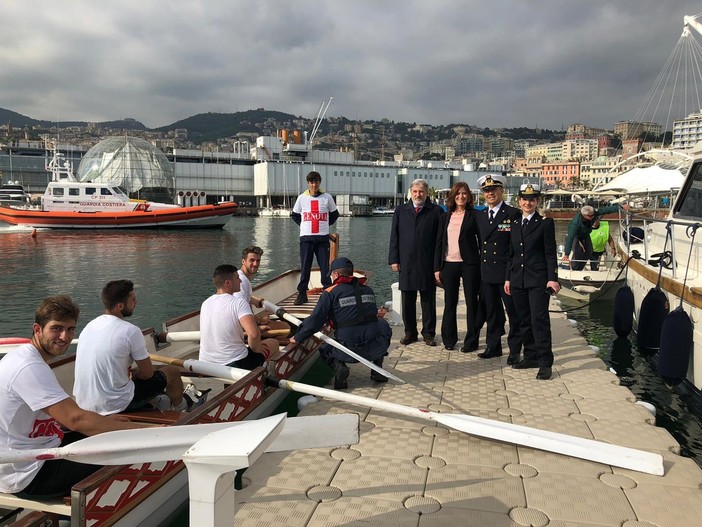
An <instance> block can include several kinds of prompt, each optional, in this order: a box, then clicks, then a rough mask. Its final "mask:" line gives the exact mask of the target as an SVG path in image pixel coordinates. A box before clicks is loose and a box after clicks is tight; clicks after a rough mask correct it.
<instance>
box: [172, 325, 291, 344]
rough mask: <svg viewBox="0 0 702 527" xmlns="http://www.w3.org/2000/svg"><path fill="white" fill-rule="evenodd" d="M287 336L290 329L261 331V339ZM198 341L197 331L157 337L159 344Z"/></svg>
mask: <svg viewBox="0 0 702 527" xmlns="http://www.w3.org/2000/svg"><path fill="white" fill-rule="evenodd" d="M288 334H290V328H286V329H269V330H267V331H262V332H261V337H264V338H265V337H284V336H286V335H288ZM198 340H200V332H199V331H169V332H168V333H161V334H160V335H159V341H161V342H197V341H198Z"/></svg>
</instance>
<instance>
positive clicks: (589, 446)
mask: <svg viewBox="0 0 702 527" xmlns="http://www.w3.org/2000/svg"><path fill="white" fill-rule="evenodd" d="M432 419H433V420H434V421H436V422H437V423H441V424H443V425H444V426H447V427H449V428H452V429H454V430H458V431H461V432H465V433H467V434H470V435H474V436H478V437H484V438H487V439H495V440H497V441H504V442H506V443H513V444H516V445H523V446H528V447H531V448H535V449H538V450H545V451H547V452H554V453H556V454H562V455H565V456H571V457H577V458H580V459H586V460H589V461H594V462H597V463H604V464H605V465H611V466H614V467H621V468H627V469H630V470H635V471H638V472H646V473H648V474H654V475H656V476H662V475H663V474H664V469H663V456H661V455H660V454H655V453H652V452H646V451H643V450H637V449H634V448H628V447H623V446H619V445H612V444H609V443H603V442H601V441H595V440H592V439H584V438H581V437H575V436H570V435H566V434H560V433H557V432H550V431H548V430H540V429H538V428H531V427H527V426H521V425H515V424H511V423H504V422H502V421H493V420H491V419H484V418H482V417H475V416H470V415H461V414H439V413H434V414H433V415H432Z"/></svg>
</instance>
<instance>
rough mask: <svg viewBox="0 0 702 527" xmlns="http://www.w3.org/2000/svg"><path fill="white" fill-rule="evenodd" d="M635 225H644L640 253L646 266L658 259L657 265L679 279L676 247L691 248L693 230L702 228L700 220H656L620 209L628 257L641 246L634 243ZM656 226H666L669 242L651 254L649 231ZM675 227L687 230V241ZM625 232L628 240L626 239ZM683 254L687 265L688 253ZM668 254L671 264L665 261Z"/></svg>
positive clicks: (620, 228)
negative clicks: (679, 245)
mask: <svg viewBox="0 0 702 527" xmlns="http://www.w3.org/2000/svg"><path fill="white" fill-rule="evenodd" d="M622 212H624V214H622ZM634 223H636V224H637V225H636V226H638V225H639V224H643V227H642V228H643V237H642V239H641V240H640V245H641V247H642V251H639V253H640V254H641V252H643V254H642V256H641V259H643V260H644V262H645V264H646V265H650V264H651V260H653V261H656V258H658V263H657V265H663V266H664V267H665V268H666V269H668V270H669V271H670V272H671V275H672V277H673V278H679V274H680V273H678V271H677V267H678V265H677V264H678V258H677V254H676V246H677V245H678V244H687V245H688V247H689V244H690V243H692V235H691V233H692V230H693V229H698V228H700V227H702V223H700V221H699V220H695V219H689V220H685V219H672V218H665V219H664V218H656V217H653V216H649V215H646V214H636V213H632V212H631V211H622V209H620V211H619V232H620V234H619V236H620V237H621V238H622V240H623V242H624V244H625V245H626V248H627V254H628V255H631V254H632V252H633V251H634V250H637V249H636V247H637V246H638V245H639V243H632V233H631V227H632V226H634V225H633V224H634ZM655 224H661V225H665V226H666V230H667V234H666V235H664V236H667V237H668V241H667V243H666V242H664V243H663V247H662V251H660V252H656V253H653V254H650V253H651V249H650V247H649V244H650V241H651V240H650V235H649V232H648V229H649V227H650V226H652V225H655ZM675 226H681V227H685V230H684V231H683V232H684V237H685V238H686V239H682V238H681V236H680V235H679V234H677V235H676V229H674V228H673V227H675ZM625 232H626V238H624V233H625ZM637 239H638V238H637ZM676 242H678V243H676ZM683 252H684V253H685V254H683V255H682V258H683V260H684V261H683V262H682V263H683V264H686V262H687V256H688V251H683ZM666 254H670V262H669V263H665V260H666V259H667V258H666ZM637 259H638V258H637ZM683 274H684V271H683Z"/></svg>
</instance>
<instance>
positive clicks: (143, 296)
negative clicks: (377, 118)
mask: <svg viewBox="0 0 702 527" xmlns="http://www.w3.org/2000/svg"><path fill="white" fill-rule="evenodd" d="M391 221H392V220H391V219H390V218H340V219H339V220H338V222H337V224H336V231H337V232H338V233H339V235H340V239H341V248H340V254H342V255H344V256H348V257H349V258H351V260H352V261H353V262H354V264H355V265H356V267H358V268H360V269H365V270H366V271H369V272H370V273H371V283H372V285H373V287H374V289H375V291H376V295H377V298H378V300H379V302H380V301H385V300H390V299H391V289H390V286H391V284H392V282H393V281H396V279H397V275H396V274H394V273H392V271H390V268H389V266H388V265H387V263H386V262H387V250H388V241H389V238H390V225H391ZM566 228H567V223H566V222H557V230H556V232H557V237H558V240H559V243H562V240H563V238H564V236H565V230H566ZM30 234H31V231H29V230H26V229H25V230H18V229H17V228H10V227H0V262H2V265H1V268H0V269H1V271H0V306H1V307H0V313H1V316H0V336H27V337H28V336H30V335H31V326H32V322H33V313H34V309H35V308H36V306H37V305H38V303H39V302H40V301H41V299H43V298H44V297H46V296H49V295H53V294H68V295H70V296H72V297H73V298H74V300H76V302H78V304H79V305H80V306H81V310H82V313H81V320H80V321H79V330H80V329H81V328H82V327H83V326H85V324H86V323H87V322H89V321H90V320H91V319H92V318H94V317H96V316H97V315H99V314H100V313H101V312H102V305H101V303H100V290H101V288H102V286H103V285H104V284H105V283H106V282H107V281H109V280H115V279H120V278H126V279H130V280H133V281H134V282H135V284H136V288H137V297H138V306H137V309H136V311H135V313H134V316H133V317H132V319H131V320H132V322H134V323H135V324H137V325H138V326H140V327H142V328H147V327H155V328H156V329H157V330H160V327H161V323H162V322H163V321H165V320H167V319H169V318H173V317H176V316H179V315H182V314H184V313H187V312H190V311H193V310H196V309H198V308H199V306H200V304H201V302H202V301H203V300H204V299H205V298H207V297H208V296H209V295H210V294H212V292H213V288H212V282H211V275H212V271H213V269H214V268H215V267H216V266H217V265H219V264H222V263H233V264H235V265H237V266H238V265H239V263H240V259H241V250H242V249H243V248H244V247H246V246H247V245H249V244H256V245H259V246H261V247H262V248H263V250H264V256H263V265H262V267H261V270H260V271H259V274H258V276H257V277H256V279H255V280H254V284H255V283H257V282H260V281H264V280H267V279H269V278H272V277H274V276H276V275H278V274H280V273H281V272H283V271H286V270H289V269H294V268H297V267H299V249H298V228H297V225H295V223H294V222H293V221H292V220H291V219H278V218H250V217H241V218H234V219H232V220H231V221H230V222H229V223H228V224H227V225H226V227H225V228H224V229H222V230H214V231H200V232H184V231H146V230H145V231H133V232H130V231H122V232H108V231H95V232H89V231H77V232H71V231H39V232H38V235H37V236H36V237H35V238H32V237H31V235H30ZM563 307H564V309H565V310H566V311H568V316H569V318H573V319H575V320H577V321H578V326H579V328H580V331H581V332H582V333H583V334H584V335H586V337H587V339H588V341H589V342H590V343H591V344H593V345H596V346H598V347H600V350H601V358H602V359H603V360H604V361H605V362H606V363H607V364H608V365H609V366H611V367H613V368H614V369H615V370H616V371H617V372H618V374H619V375H620V376H621V377H623V379H624V381H625V382H626V383H631V386H630V389H631V390H632V391H633V392H634V394H636V396H637V397H638V398H640V399H642V400H645V401H648V402H651V403H652V404H654V405H655V406H656V407H657V408H658V417H657V421H658V424H659V425H660V426H664V427H665V428H667V429H668V430H669V431H670V432H671V433H672V434H673V435H674V436H675V438H676V440H677V441H678V442H679V443H680V444H681V445H682V448H683V451H684V453H685V455H686V456H689V457H693V458H694V459H696V461H697V462H698V463H699V464H700V465H702V418H701V417H700V416H701V413H700V409H699V407H698V406H697V400H696V399H695V398H694V397H692V396H691V395H690V394H688V393H685V391H684V390H683V389H681V388H677V389H674V390H671V389H669V388H667V387H666V386H665V385H664V384H663V383H662V382H661V381H660V379H659V378H658V376H657V374H656V370H655V364H654V363H653V362H652V360H651V359H650V358H646V357H644V356H642V355H640V354H639V353H638V352H637V350H636V349H635V346H634V347H633V349H632V345H631V344H630V341H629V340H626V339H625V340H617V341H615V337H616V335H615V334H614V331H613V330H612V328H611V325H612V305H611V303H607V302H600V303H597V304H594V305H593V306H590V307H589V308H587V309H575V307H577V304H568V303H567V302H566V301H564V303H563Z"/></svg>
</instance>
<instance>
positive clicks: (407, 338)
mask: <svg viewBox="0 0 702 527" xmlns="http://www.w3.org/2000/svg"><path fill="white" fill-rule="evenodd" d="M418 341H419V339H418V338H417V335H414V336H412V335H405V336H404V337H402V338H401V339H400V344H402V345H403V346H407V345H409V344H412V343H414V342H418Z"/></svg>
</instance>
